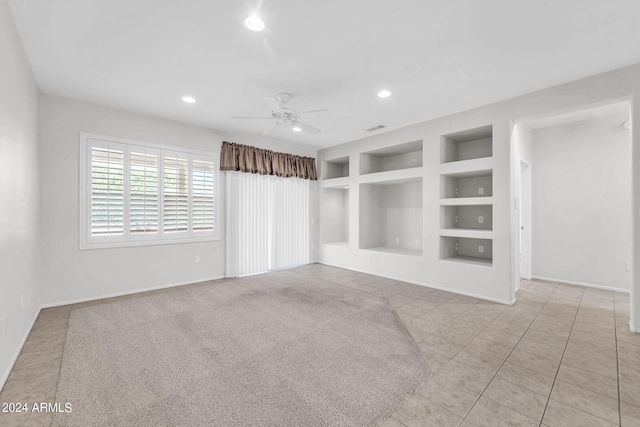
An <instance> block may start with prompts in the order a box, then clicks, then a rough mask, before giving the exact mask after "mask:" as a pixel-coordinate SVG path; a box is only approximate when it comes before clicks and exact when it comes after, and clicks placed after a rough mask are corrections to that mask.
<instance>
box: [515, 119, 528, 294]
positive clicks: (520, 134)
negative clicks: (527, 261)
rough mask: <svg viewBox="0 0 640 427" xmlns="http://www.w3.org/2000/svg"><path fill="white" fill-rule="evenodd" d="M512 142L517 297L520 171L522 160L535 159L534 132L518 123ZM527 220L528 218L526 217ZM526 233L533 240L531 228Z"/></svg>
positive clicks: (520, 204)
mask: <svg viewBox="0 0 640 427" xmlns="http://www.w3.org/2000/svg"><path fill="white" fill-rule="evenodd" d="M511 143H512V154H513V158H512V166H511V183H512V184H511V185H512V192H513V194H514V195H515V197H516V198H517V202H514V203H517V209H514V210H513V217H512V224H513V230H512V236H511V242H512V251H513V254H512V259H514V260H515V265H514V277H513V283H512V286H511V288H512V292H513V295H512V298H513V297H515V290H516V288H517V287H518V286H519V283H520V278H521V277H522V274H521V272H520V267H521V262H520V215H521V212H520V210H521V209H522V207H523V201H522V200H521V198H522V194H520V187H521V185H522V175H521V173H520V161H521V160H524V161H525V162H527V163H529V164H531V162H532V159H533V153H532V150H533V148H532V144H533V132H532V131H531V129H529V127H528V126H527V125H526V124H525V123H516V124H514V126H513V129H512V133H511ZM525 197H526V195H525ZM528 202H529V206H530V204H531V195H530V194H529V200H528ZM524 221H526V219H524ZM529 228H530V227H529ZM524 232H525V233H528V236H529V241H531V230H526V229H525V230H524Z"/></svg>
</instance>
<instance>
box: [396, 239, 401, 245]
mask: <svg viewBox="0 0 640 427" xmlns="http://www.w3.org/2000/svg"><path fill="white" fill-rule="evenodd" d="M399 244H400V238H399V237H396V245H399Z"/></svg>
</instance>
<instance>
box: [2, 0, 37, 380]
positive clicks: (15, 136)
mask: <svg viewBox="0 0 640 427" xmlns="http://www.w3.org/2000/svg"><path fill="white" fill-rule="evenodd" d="M0 63H1V64H2V65H0V319H4V322H3V323H4V324H3V325H2V324H0V389H2V386H3V385H4V382H5V380H6V378H7V376H8V374H9V370H10V368H11V366H12V365H13V363H14V361H15V357H16V356H17V354H18V352H19V351H20V348H21V346H22V342H23V339H24V338H25V337H26V334H28V332H29V329H30V327H31V323H32V321H33V320H34V318H35V315H36V314H37V313H38V309H39V305H40V301H39V295H38V292H37V286H38V274H37V272H38V266H39V265H40V258H39V257H38V230H39V227H38V191H39V189H38V173H39V172H38V87H37V85H36V82H35V79H34V77H33V73H32V72H31V67H30V65H29V62H28V60H27V57H26V54H25V52H24V49H23V47H22V42H21V40H20V37H19V36H18V32H17V30H16V27H15V25H14V22H13V18H12V17H11V13H10V11H9V7H8V5H7V3H6V1H5V0H0ZM21 296H24V307H23V308H21V303H20V299H21ZM2 331H4V334H3V333H2ZM2 335H4V336H2Z"/></svg>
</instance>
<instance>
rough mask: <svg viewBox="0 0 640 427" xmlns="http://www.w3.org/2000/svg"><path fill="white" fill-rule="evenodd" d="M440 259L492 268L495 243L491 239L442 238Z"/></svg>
mask: <svg viewBox="0 0 640 427" xmlns="http://www.w3.org/2000/svg"><path fill="white" fill-rule="evenodd" d="M440 259H441V260H446V261H456V262H462V263H467V264H476V265H484V266H491V265H492V264H493V241H492V240H491V239H475V238H467V237H451V236H441V237H440Z"/></svg>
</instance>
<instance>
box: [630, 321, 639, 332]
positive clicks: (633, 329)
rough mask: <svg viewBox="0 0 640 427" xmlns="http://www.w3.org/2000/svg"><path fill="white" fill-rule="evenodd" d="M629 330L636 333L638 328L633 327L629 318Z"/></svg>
mask: <svg viewBox="0 0 640 427" xmlns="http://www.w3.org/2000/svg"><path fill="white" fill-rule="evenodd" d="M629 330H630V331H631V332H635V333H636V334H637V333H638V329H636V328H634V327H633V326H631V320H629Z"/></svg>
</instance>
